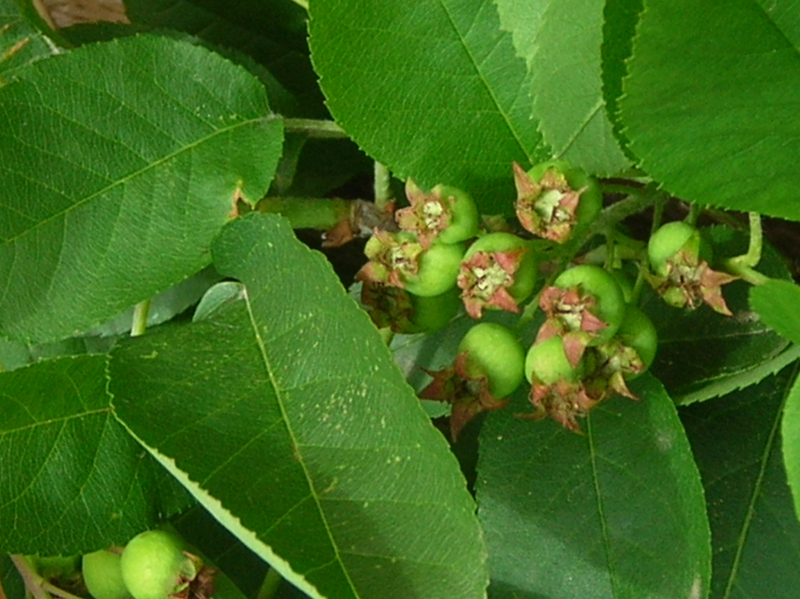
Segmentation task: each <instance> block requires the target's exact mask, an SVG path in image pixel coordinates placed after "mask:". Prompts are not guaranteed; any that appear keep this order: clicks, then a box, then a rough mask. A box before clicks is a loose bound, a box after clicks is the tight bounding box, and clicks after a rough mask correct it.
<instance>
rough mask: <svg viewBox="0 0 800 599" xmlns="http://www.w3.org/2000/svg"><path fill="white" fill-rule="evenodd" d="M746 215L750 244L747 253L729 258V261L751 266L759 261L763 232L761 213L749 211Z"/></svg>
mask: <svg viewBox="0 0 800 599" xmlns="http://www.w3.org/2000/svg"><path fill="white" fill-rule="evenodd" d="M748 217H749V219H750V244H749V246H748V248H747V253H746V254H744V255H743V256H736V257H735V258H731V261H732V262H735V263H737V264H741V265H742V266H749V267H751V268H752V267H754V266H756V265H757V264H758V263H759V262H761V248H762V247H763V245H764V232H763V230H762V229H761V215H760V214H759V213H758V212H750V213H748Z"/></svg>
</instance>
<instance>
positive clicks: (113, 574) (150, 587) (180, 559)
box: [81, 530, 216, 599]
mask: <svg viewBox="0 0 800 599" xmlns="http://www.w3.org/2000/svg"><path fill="white" fill-rule="evenodd" d="M81 570H82V573H83V581H84V584H85V586H86V589H87V590H88V591H89V593H90V594H91V595H92V597H94V599H208V598H210V597H211V595H212V593H213V590H214V586H213V580H214V576H215V575H216V571H215V570H214V569H212V568H209V567H208V566H204V565H203V563H202V560H201V559H200V558H199V557H198V556H196V555H194V554H192V553H189V552H188V551H186V549H185V547H184V544H183V541H182V540H181V539H180V538H179V537H177V536H175V535H173V534H170V533H168V532H165V531H162V530H148V531H145V532H143V533H140V534H138V535H137V536H135V537H134V538H133V539H131V540H130V541H129V542H128V544H127V545H126V546H125V548H124V549H122V548H113V549H102V550H100V551H95V552H93V553H88V554H86V555H84V556H83V558H82V566H81Z"/></svg>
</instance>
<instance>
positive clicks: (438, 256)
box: [402, 244, 464, 297]
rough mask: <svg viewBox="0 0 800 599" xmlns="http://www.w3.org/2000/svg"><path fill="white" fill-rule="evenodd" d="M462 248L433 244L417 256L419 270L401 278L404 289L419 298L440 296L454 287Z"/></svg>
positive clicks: (462, 253) (457, 245)
mask: <svg viewBox="0 0 800 599" xmlns="http://www.w3.org/2000/svg"><path fill="white" fill-rule="evenodd" d="M463 256H464V247H463V246H462V245H460V244H452V245H451V244H434V245H432V246H431V247H429V248H428V249H427V250H424V251H423V252H422V253H421V254H420V255H419V263H418V264H419V270H418V271H417V272H416V273H414V274H407V275H405V276H403V277H402V279H403V283H404V284H405V289H406V290H407V291H408V292H409V293H413V294H414V295H418V296H420V297H433V296H435V295H441V294H443V293H445V292H446V291H449V290H450V289H452V288H453V287H455V286H456V278H457V277H458V269H459V267H460V265H461V258H462V257H463Z"/></svg>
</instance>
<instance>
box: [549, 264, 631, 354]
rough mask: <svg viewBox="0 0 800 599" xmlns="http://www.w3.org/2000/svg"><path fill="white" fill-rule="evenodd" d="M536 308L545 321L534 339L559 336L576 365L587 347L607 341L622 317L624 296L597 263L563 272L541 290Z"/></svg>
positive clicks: (612, 279) (616, 284) (617, 285)
mask: <svg viewBox="0 0 800 599" xmlns="http://www.w3.org/2000/svg"><path fill="white" fill-rule="evenodd" d="M539 307H540V308H541V309H542V311H543V312H544V313H545V316H546V320H545V322H544V324H543V325H542V327H541V328H540V329H539V333H538V335H537V341H545V340H547V339H549V338H551V337H554V336H559V337H560V338H561V339H562V341H563V346H564V352H565V354H566V356H567V358H568V359H569V362H570V364H572V365H573V366H575V365H577V364H578V363H579V362H580V360H581V358H582V357H583V354H584V352H585V350H586V348H587V347H589V346H596V345H600V344H602V343H605V342H607V341H609V340H610V339H611V338H612V337H613V336H614V334H615V333H616V332H617V330H618V329H619V326H620V325H621V324H622V320H623V318H624V316H625V299H624V296H623V293H622V289H621V288H620V286H619V283H617V281H616V279H615V278H614V277H613V276H612V275H611V274H610V273H608V272H607V271H605V270H603V269H602V268H600V267H599V266H592V265H581V266H576V267H574V268H571V269H569V270H566V271H564V272H563V273H561V275H559V276H558V277H557V278H556V280H555V281H554V282H553V285H552V286H550V287H547V288H545V289H544V290H542V293H541V295H540V296H539Z"/></svg>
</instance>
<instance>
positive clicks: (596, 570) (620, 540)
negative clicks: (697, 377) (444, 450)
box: [477, 374, 711, 599]
mask: <svg viewBox="0 0 800 599" xmlns="http://www.w3.org/2000/svg"><path fill="white" fill-rule="evenodd" d="M631 389H632V390H633V392H634V393H636V394H637V395H639V396H640V397H641V399H640V400H639V401H631V400H629V399H623V398H620V397H615V398H612V399H611V400H609V401H607V402H604V403H602V404H600V405H599V406H598V407H596V408H595V409H594V410H593V411H592V412H591V413H590V415H589V416H588V417H587V418H586V420H584V421H581V424H582V427H583V429H584V431H585V434H584V435H577V434H575V433H573V432H570V431H567V430H565V429H564V428H562V427H561V426H559V425H557V424H556V423H554V422H553V421H551V420H546V421H540V422H532V421H531V420H525V419H520V418H517V417H515V415H514V412H530V405H528V406H527V407H526V406H524V405H523V403H522V401H520V402H519V403H517V404H516V405H512V406H511V407H510V408H507V409H505V410H500V411H498V412H491V413H490V414H489V415H488V416H487V419H486V422H485V424H484V428H483V430H482V431H481V451H480V460H479V463H478V489H477V491H478V504H479V506H480V507H479V517H480V519H481V522H482V523H483V527H484V531H485V534H486V540H487V544H488V546H489V568H490V572H491V576H492V583H491V586H490V587H489V590H490V597H492V599H506V598H507V599H540V598H545V597H546V598H548V599H550V598H552V599H556V598H557V599H584V598H586V597H592V599H605V598H609V599H612V598H613V599H662V598H664V597H670V598H677V597H683V598H687V599H688V598H694V597H704V596H705V593H706V592H707V589H708V587H709V581H710V575H711V571H710V566H711V544H710V539H709V529H708V520H707V518H706V511H705V501H704V499H703V490H702V487H701V485H700V477H699V475H698V472H697V467H696V466H695V464H694V461H693V459H692V453H691V449H690V447H689V443H688V441H687V440H686V436H685V434H684V431H683V427H682V426H681V423H680V421H679V420H678V416H677V414H676V412H675V407H674V405H673V404H672V401H671V400H670V398H669V396H668V395H667V394H666V393H665V392H664V389H663V387H662V386H661V385H660V384H659V383H658V381H656V380H655V379H654V378H652V376H650V375H649V374H648V375H644V376H643V377H641V378H639V379H637V380H635V381H633V382H632V383H631ZM522 395H523V393H518V397H517V399H519V400H521V399H522V397H521V396H522Z"/></svg>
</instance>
